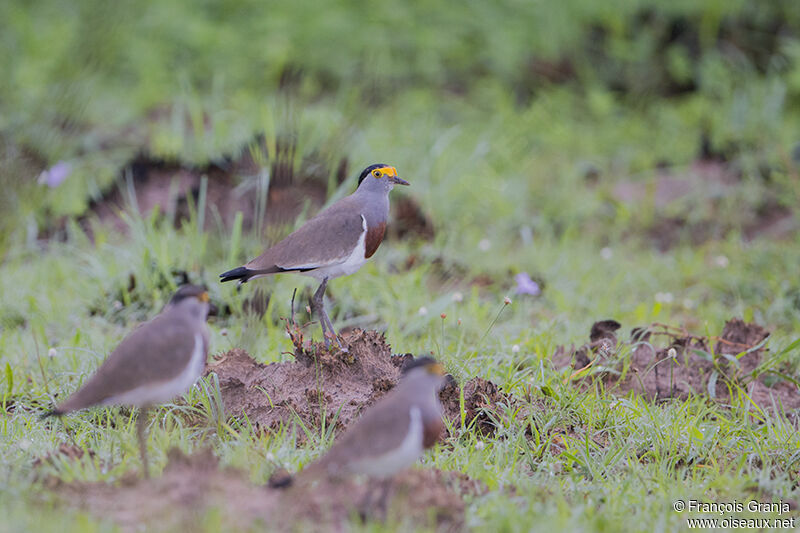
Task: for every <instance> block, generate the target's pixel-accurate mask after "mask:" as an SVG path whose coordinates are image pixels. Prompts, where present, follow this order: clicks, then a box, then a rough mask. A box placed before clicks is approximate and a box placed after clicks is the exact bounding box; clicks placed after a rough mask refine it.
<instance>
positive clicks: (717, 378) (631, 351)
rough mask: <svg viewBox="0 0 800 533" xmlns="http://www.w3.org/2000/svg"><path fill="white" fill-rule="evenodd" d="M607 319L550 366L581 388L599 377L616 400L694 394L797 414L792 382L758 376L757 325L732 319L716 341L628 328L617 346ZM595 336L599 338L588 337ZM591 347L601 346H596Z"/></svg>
mask: <svg viewBox="0 0 800 533" xmlns="http://www.w3.org/2000/svg"><path fill="white" fill-rule="evenodd" d="M611 322H613V321H603V322H598V323H595V324H594V325H593V326H592V340H590V342H589V343H587V344H586V345H584V346H582V347H580V348H578V349H577V350H575V349H571V350H567V349H565V348H563V347H561V348H559V349H558V350H556V352H555V354H554V355H553V358H552V360H553V362H554V364H555V365H556V366H557V367H560V368H564V367H567V368H569V367H571V368H572V371H571V372H572V377H577V378H578V381H579V382H580V383H586V382H587V379H588V378H587V377H586V376H588V375H594V376H599V379H601V380H602V381H603V383H604V385H605V387H606V389H607V390H608V391H609V392H611V393H613V394H616V395H620V396H624V395H627V394H628V393H630V392H633V393H635V394H639V395H643V396H645V397H647V398H649V399H651V400H656V401H659V400H666V399H669V398H678V399H686V398H688V397H690V396H693V395H702V396H706V397H709V398H712V399H714V400H716V401H718V402H720V403H723V404H730V403H731V402H732V401H733V399H734V398H738V401H741V402H742V403H747V396H749V398H750V399H751V400H752V401H751V402H750V404H751V408H753V409H755V407H754V406H752V404H753V403H754V404H755V405H757V406H758V407H760V408H761V409H763V410H769V411H773V412H774V411H785V412H787V413H789V412H791V411H795V410H797V409H800V392H798V389H797V387H796V386H795V385H794V384H792V383H790V382H788V381H784V380H780V379H778V380H777V381H776V380H774V379H772V380H771V379H766V378H767V377H769V378H772V377H773V375H770V374H769V373H766V372H760V371H759V368H760V365H761V364H762V362H764V361H765V357H766V350H765V347H764V344H765V343H764V341H765V340H766V339H767V338H768V337H769V332H768V331H767V330H766V329H764V328H762V327H761V326H759V325H756V324H749V323H746V322H744V321H742V320H740V319H736V318H734V319H731V320H729V321H728V322H727V323H726V324H725V327H724V328H723V330H722V332H721V333H720V335H719V336H717V337H705V336H699V335H692V334H690V333H688V332H686V331H684V330H681V329H679V328H674V327H670V326H666V325H663V324H651V325H650V326H648V327H645V328H634V330H633V331H632V333H631V337H630V339H629V340H627V341H624V342H619V341H618V340H617V339H616V335H615V334H614V332H608V331H607V329H608V327H607V326H608V325H609V324H610V323H611ZM614 323H615V324H616V322H614ZM617 326H619V325H618V324H617ZM601 331H602V332H605V333H603V335H604V337H602V338H600V339H597V338H595V337H596V334H597V333H598V332H601ZM614 331H616V329H615V330H614ZM598 342H600V343H603V345H602V348H600V349H599V347H598ZM623 347H625V349H623ZM620 354H628V355H627V356H621V355H620ZM589 357H591V358H592V360H591V361H589ZM590 363H591V364H590ZM589 367H594V368H589ZM592 371H593V373H592ZM584 372H585V373H584ZM745 394H746V396H745Z"/></svg>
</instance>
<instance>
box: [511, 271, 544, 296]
mask: <svg viewBox="0 0 800 533" xmlns="http://www.w3.org/2000/svg"><path fill="white" fill-rule="evenodd" d="M514 280H515V281H516V282H517V288H516V289H515V291H516V293H517V294H530V295H531V296H539V294H541V292H542V290H541V289H540V288H539V284H538V283H536V282H535V281H533V280H532V279H531V277H530V276H529V275H528V273H527V272H520V273H519V274H517V275H516V276H514Z"/></svg>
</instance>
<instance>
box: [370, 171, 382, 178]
mask: <svg viewBox="0 0 800 533" xmlns="http://www.w3.org/2000/svg"><path fill="white" fill-rule="evenodd" d="M372 175H373V176H375V177H376V178H380V177H381V176H383V174H381V171H380V170H373V171H372Z"/></svg>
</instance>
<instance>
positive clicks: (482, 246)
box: [478, 239, 492, 252]
mask: <svg viewBox="0 0 800 533" xmlns="http://www.w3.org/2000/svg"><path fill="white" fill-rule="evenodd" d="M491 247H492V241H490V240H489V239H481V242H479V243H478V250H480V251H481V252H488V251H489V249H490V248H491Z"/></svg>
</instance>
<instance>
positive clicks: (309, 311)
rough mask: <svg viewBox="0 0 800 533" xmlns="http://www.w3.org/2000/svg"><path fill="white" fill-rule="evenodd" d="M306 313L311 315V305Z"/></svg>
mask: <svg viewBox="0 0 800 533" xmlns="http://www.w3.org/2000/svg"><path fill="white" fill-rule="evenodd" d="M306 313H308V314H309V315H310V314H311V306H310V305H307V306H306Z"/></svg>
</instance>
